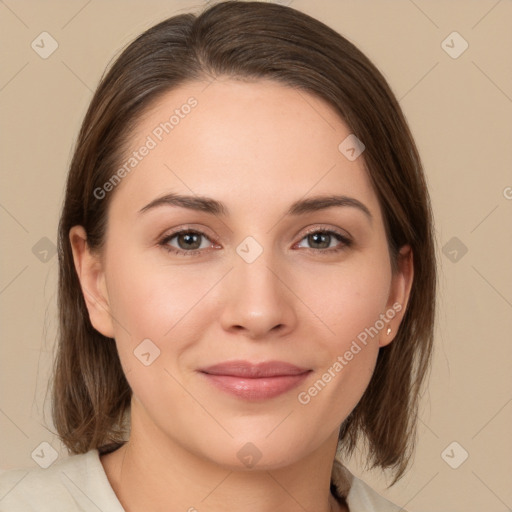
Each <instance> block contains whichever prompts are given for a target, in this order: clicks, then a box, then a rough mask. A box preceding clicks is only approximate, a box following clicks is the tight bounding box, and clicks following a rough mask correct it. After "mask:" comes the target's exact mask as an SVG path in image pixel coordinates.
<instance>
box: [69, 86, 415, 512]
mask: <svg viewBox="0 0 512 512" xmlns="http://www.w3.org/2000/svg"><path fill="white" fill-rule="evenodd" d="M207 85H208V87H206V86H207ZM190 97H194V98H195V99H196V100H197V106H196V107H194V109H191V111H190V113H189V114H187V115H186V116H183V118H180V121H179V124H177V125H176V126H174V128H173V129H172V131H171V132H170V133H169V134H165V135H164V136H163V137H162V140H161V141H159V140H157V144H156V147H154V148H153V149H151V151H150V152H149V153H148V154H147V156H145V157H144V158H143V159H142V160H141V161H140V163H138V164H137V167H136V168H135V169H134V170H133V171H131V172H130V173H129V174H127V175H126V176H125V177H124V178H123V179H122V182H121V183H120V184H119V185H117V187H116V189H115V190H114V191H111V192H108V193H111V194H113V196H112V202H111V204H110V207H109V218H108V229H107V235H106V244H105V247H104V251H103V253H102V254H101V255H97V254H95V253H93V252H91V251H89V250H88V247H87V244H86V234H85V232H84V230H83V228H82V227H81V226H75V227H74V228H73V229H72V230H71V231H70V240H71V243H72V246H73V253H74V258H75V265H76V269H77V272H78V275H79V277H80V281H81V284H82V288H83V290H84V297H85V299H86V302H87V307H88V311H89V314H90V318H91V322H92V323H93V325H94V327H95V328H96V329H97V330H98V331H99V332H101V333H103V334H104V335H105V336H108V337H111V338H114V339H115V343H116V345H117V349H118V352H119V356H120V360H121V363H122V366H123V369H124V372H125V374H126V377H127V379H128V382H129V384H130V386H131V388H132V390H133V398H132V407H131V424H132V427H131V434H130V439H129V441H128V442H127V443H126V444H125V445H124V446H123V447H121V448H120V449H118V450H116V451H115V452H113V453H111V454H109V455H105V456H103V457H101V461H102V464H103V466H104V468H105V471H106V474H107V477H108V479H109V481H110V482H111V484H112V487H113V489H114V491H115V492H116V494H117V496H118V497H119V500H120V502H121V503H122V505H123V507H124V508H125V510H127V512H139V511H144V512H156V511H164V510H165V511H169V510H183V511H187V510H189V511H193V510H197V511H199V512H206V511H207V512H220V511H225V510H226V504H229V509H232V510H235V509H237V510H244V511H248V512H270V511H272V512H275V511H283V512H284V511H286V512H289V511H295V510H297V511H303V510H315V511H318V512H328V511H333V510H338V511H339V510H348V509H346V508H344V507H341V505H340V504H339V503H338V502H337V501H336V500H335V499H334V498H333V496H332V495H331V493H330V489H329V484H330V476H331V469H332V461H333V458H334V455H335V451H336V445H337V436H338V431H339V427H340V425H341V423H342V422H343V420H344V419H345V418H346V417H347V416H348V414H349V413H350V412H351V411H352V409H353V408H354V407H355V406H356V404H357V403H358V401H359V400H360V398H361V396H362V395H363V393H364V391H365V389H366V387H367V386H368V383H369V381H370V378H371V376H372V373H373V370H374V367H375V362H376V359H377V355H378V351H379V348H380V347H383V346H385V345H387V344H388V343H391V342H392V340H393V337H394V335H395V333H396V331H397V329H398V326H399V324H400V322H401V320H402V317H403V314H404V312H405V308H406V305H407V301H408V298H409V293H410V288H411V284H412V279H413V268H412V254H411V252H410V248H409V247H408V246H405V247H404V248H402V251H401V258H400V260H399V272H398V273H396V274H393V273H392V272H391V266H390V260H389V254H388V247H387V240H386V236H385V231H384V223H383V218H382V212H381V210H380V206H379V203H378V200H377V196H376V195H375V192H374V191H373V189H372V187H371V184H370V181H369V177H368V176H367V174H366V170H365V168H364V162H363V157H364V153H363V155H362V156H361V157H359V158H357V159H356V160H354V161H349V160H348V159H347V158H345V156H344V155H343V154H342V153H341V152H340V151H339V150H338V145H339V144H340V142H341V141H342V140H344V139H345V138H346V137H347V136H348V135H349V134H350V130H349V129H348V128H347V126H346V125H345V124H344V123H343V122H342V121H341V119H340V118H339V117H338V116H337V115H336V113H335V112H334V111H333V109H332V108H331V107H330V106H329V105H327V104H326V103H324V102H323V101H321V100H319V99H317V98H316V97H314V96H311V95H309V94H307V93H305V92H300V93H299V92H297V91H294V90H293V89H291V88H288V87H285V86H283V85H281V84H276V83H273V82H269V81H258V82H253V83H249V82H241V81H235V80H232V79H228V78H218V79H216V80H213V82H212V83H211V84H208V83H205V82H194V83H189V84H185V85H183V86H181V87H180V88H178V89H175V90H173V91H170V92H169V93H167V94H166V95H165V96H164V97H162V98H161V99H160V100H159V101H158V103H157V104H155V105H154V106H153V107H152V109H151V110H150V111H149V112H148V113H147V114H146V115H145V116H144V117H143V118H142V119H141V120H139V122H138V123H137V126H136V129H135V130H134V132H133V136H132V140H131V147H133V150H137V149H138V148H140V147H141V146H142V145H143V144H145V141H147V140H148V139H147V137H148V136H150V135H151V134H153V135H152V137H153V138H154V139H155V136H154V130H155V127H157V126H159V123H161V122H162V121H164V120H166V119H169V115H170V114H171V113H172V112H173V111H174V110H175V109H176V108H179V107H180V106H181V105H183V104H185V103H186V102H187V99H188V98H190ZM155 140H156V139H155ZM171 192H172V193H177V194H187V195H191V196H194V197H197V196H208V197H210V198H213V199H215V200H217V201H221V202H222V203H224V205H225V207H226V209H227V210H228V211H227V213H226V214H225V215H222V214H220V213H218V214H212V213H208V212H206V211H196V210H192V209H190V208H185V207H177V206H170V205H168V204H166V205H160V206H158V207H155V208H149V209H147V210H145V211H143V212H141V210H142V209H143V208H144V207H145V206H146V205H148V204H149V203H151V202H152V201H154V200H155V199H156V198H160V197H162V196H164V195H166V194H169V193H171ZM333 194H337V195H344V196H348V197H350V198H354V199H357V201H359V202H360V203H362V204H363V205H365V206H366V208H367V210H368V211H369V213H370V215H371V218H370V216H369V215H367V214H366V213H365V212H364V211H363V210H362V209H361V208H357V207H354V206H342V207H339V206H338V207H330V208H323V209H320V210H317V211H309V212H305V213H302V214H298V215H290V214H287V211H288V209H289V208H290V205H291V204H292V203H294V202H295V201H299V200H304V199H309V198H312V197H314V196H317V195H333ZM182 229H188V230H192V231H193V232H195V233H197V232H199V233H201V234H200V235H199V237H198V238H197V239H196V240H197V245H196V246H194V247H193V248H192V250H193V251H194V254H193V255H190V254H183V253H184V252H187V251H189V252H191V251H190V249H188V248H187V247H188V246H187V245H186V242H188V243H190V236H189V237H188V238H187V237H186V235H182V236H181V237H180V236H179V235H176V236H174V237H173V238H169V237H170V236H171V235H173V233H175V232H176V231H178V230H182ZM309 230H312V231H311V232H310V231H309ZM326 231H329V232H330V231H334V232H335V233H337V234H341V235H342V236H344V237H345V238H348V239H349V240H351V243H349V244H346V243H344V242H343V241H340V239H338V238H337V237H336V236H335V234H333V233H331V234H330V235H325V236H324V238H323V239H322V238H321V236H319V235H318V232H320V235H321V233H324V234H325V232H326ZM311 233H317V235H316V238H315V236H312V235H311ZM189 235H190V233H189ZM308 235H310V236H308ZM246 237H252V239H253V240H254V241H256V244H254V242H253V241H252V240H250V241H249V242H247V241H246ZM244 241H245V243H250V244H253V245H244V244H242V242H244ZM162 242H163V243H162ZM241 244H242V245H241ZM240 246H241V247H242V248H244V249H245V253H249V254H253V255H254V254H255V253H254V251H256V250H257V248H258V246H259V247H260V248H261V249H262V252H261V254H259V255H258V256H257V257H256V258H255V259H254V261H251V262H250V263H249V262H248V261H247V260H246V259H244V258H243V257H242V256H241V255H243V254H244V251H241V252H237V248H238V247H240ZM168 249H170V250H171V251H169V250H168ZM335 249H339V250H335ZM172 250H181V251H182V253H180V254H176V253H174V252H172ZM327 251H328V252H327ZM396 304H398V305H399V306H400V310H399V311H397V308H395V309H393V305H396ZM389 311H393V314H392V315H391V313H389V315H388V317H391V318H390V319H389V320H387V321H386V323H385V327H384V328H382V329H380V330H379V332H378V334H377V335H375V336H372V337H368V340H367V343H366V344H365V345H362V344H361V343H359V345H360V348H361V350H360V351H358V352H357V353H355V354H354V355H353V357H350V359H348V358H344V359H343V361H344V363H343V364H339V365H338V366H336V367H335V366H334V365H335V363H336V361H339V359H338V357H339V356H343V357H344V354H346V353H347V351H350V350H351V347H353V341H354V340H356V339H357V336H358V334H360V333H362V332H364V330H365V329H366V328H369V327H371V326H375V325H377V324H376V321H377V320H379V318H382V317H381V316H380V315H382V314H387V313H388V312H389ZM388 317H386V318H388ZM379 325H380V324H379ZM388 327H390V328H391V333H390V334H387V329H388ZM145 339H149V340H151V342H150V343H151V344H150V345H147V346H146V352H145V353H146V354H147V353H148V350H149V352H150V353H155V352H154V350H155V349H154V347H157V348H158V350H159V351H160V353H159V355H158V357H156V358H155V359H154V360H153V361H152V362H151V364H149V365H145V364H143V363H142V362H141V360H140V358H138V357H136V355H135V354H134V351H135V353H137V347H138V346H139V345H140V343H141V342H142V341H143V340H145ZM147 347H149V348H147ZM152 351H153V352H152ZM148 357H150V356H146V358H148ZM151 358H153V356H151ZM233 360H245V361H250V362H252V363H260V362H263V361H276V360H278V361H284V362H287V363H290V364H293V365H296V366H298V367H301V368H305V369H307V370H308V373H307V374H306V376H305V379H304V380H303V381H302V382H301V383H300V384H299V385H297V386H296V387H294V388H293V389H290V390H288V391H286V392H283V393H281V394H279V395H278V396H273V397H270V398H266V399H258V400H251V399H247V398H242V397H240V396H236V395H234V394H232V393H228V392H225V391H223V390H220V389H219V388H218V387H216V386H214V385H212V383H211V380H210V379H209V378H208V377H205V375H204V373H202V372H201V371H200V369H202V368H204V367H206V366H209V365H213V364H217V363H220V362H224V361H233ZM340 366H341V369H338V368H340ZM326 374H327V375H328V376H327V377H326V376H325V375H326ZM329 375H330V377H329ZM319 380H322V382H323V383H324V384H325V386H323V387H321V388H320V391H318V389H317V392H316V393H315V391H314V390H313V391H311V392H310V391H308V390H310V389H311V388H312V387H313V388H314V384H315V383H317V382H318V381H319ZM315 389H316V388H315ZM301 392H302V393H303V394H302V395H301V396H302V397H303V400H302V401H300V400H299V399H298V396H299V393H301ZM308 397H309V398H308ZM306 402H307V403H306ZM248 443H250V445H248ZM247 446H250V447H256V450H257V451H254V452H253V453H252V455H253V456H254V460H256V459H257V460H256V463H255V464H254V466H253V467H248V466H247V464H245V463H244V462H243V460H242V458H241V457H240V450H241V449H243V448H244V447H245V449H246V450H247V449H249V450H254V448H247Z"/></svg>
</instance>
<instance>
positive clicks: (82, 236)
mask: <svg viewBox="0 0 512 512" xmlns="http://www.w3.org/2000/svg"><path fill="white" fill-rule="evenodd" d="M69 241H70V243H71V249H72V251H73V260H74V263H75V269H76V273H77V275H78V279H79V281H80V286H81V288H82V294H83V297H84V300H85V304H86V306H87V311H88V312H89V318H90V320H91V324H92V325H93V327H94V328H95V329H96V330H97V331H99V332H100V333H101V334H103V336H107V337H108V338H113V337H114V329H113V322H112V316H111V313H110V305H109V298H108V292H107V288H106V284H105V275H104V270H103V267H102V263H101V260H100V258H99V255H98V254H95V253H93V252H91V251H90V249H89V246H88V245H87V233H86V232H85V229H84V228H83V227H82V226H73V227H72V228H71V229H70V230H69Z"/></svg>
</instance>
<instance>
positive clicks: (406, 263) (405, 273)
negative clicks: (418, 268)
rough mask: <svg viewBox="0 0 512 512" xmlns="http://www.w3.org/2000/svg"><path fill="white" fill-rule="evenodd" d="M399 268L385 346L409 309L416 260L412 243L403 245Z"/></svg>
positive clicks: (393, 283)
mask: <svg viewBox="0 0 512 512" xmlns="http://www.w3.org/2000/svg"><path fill="white" fill-rule="evenodd" d="M397 266H398V269H397V271H396V273H395V274H393V276H392V281H391V287H390V294H389V299H388V303H387V309H386V316H387V317H388V318H389V316H392V319H390V320H389V323H388V325H387V326H386V328H385V329H384V330H383V332H382V333H381V336H380V340H379V346H380V347H385V346H386V345H388V344H389V343H391V342H392V341H393V339H394V338H395V336H396V333H397V331H398V328H399V327H400V324H401V322H402V319H403V317H404V315H405V311H406V309H407V304H408V302H409V296H410V293H411V289H412V283H413V280H414V260H413V252H412V249H411V246H410V245H408V244H407V245H404V246H403V247H401V249H400V252H399V254H398V261H397Z"/></svg>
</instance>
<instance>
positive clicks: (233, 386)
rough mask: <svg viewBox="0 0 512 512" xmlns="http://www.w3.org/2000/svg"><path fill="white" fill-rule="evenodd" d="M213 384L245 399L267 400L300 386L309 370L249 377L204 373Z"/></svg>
mask: <svg viewBox="0 0 512 512" xmlns="http://www.w3.org/2000/svg"><path fill="white" fill-rule="evenodd" d="M203 375H204V376H205V377H206V378H207V379H208V381H209V382H211V384H213V385H214V386H216V387H217V388H218V389H220V390H222V391H225V392H227V393H230V394H232V395H235V396H237V397H239V398H243V399H245V400H265V399H268V398H274V397H276V396H279V395H282V394H283V393H286V392H287V391H290V390H291V389H293V388H295V387H296V386H298V385H299V384H300V383H301V382H302V381H303V380H304V379H305V378H306V377H307V376H308V375H309V372H306V373H301V374H299V375H279V376H276V377H261V378H257V379H249V378H246V377H233V376H231V375H211V374H209V373H203Z"/></svg>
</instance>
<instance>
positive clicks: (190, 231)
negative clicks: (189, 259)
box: [158, 228, 352, 256]
mask: <svg viewBox="0 0 512 512" xmlns="http://www.w3.org/2000/svg"><path fill="white" fill-rule="evenodd" d="M185 233H186V234H194V235H200V236H203V237H205V238H206V239H208V240H209V238H208V236H207V235H206V234H205V233H202V232H201V231H196V230H194V229H182V230H180V231H175V232H174V233H171V234H170V235H167V236H165V237H164V238H163V239H162V240H160V242H158V245H160V246H161V247H162V248H163V249H165V250H166V251H167V252H169V253H173V254H177V255H182V256H195V255H198V254H200V253H201V252H203V251H204V249H194V250H192V251H184V250H182V249H177V248H176V247H172V246H169V245H168V244H169V242H170V241H171V240H172V239H173V238H175V237H176V236H179V235H182V234H185ZM317 233H318V234H320V233H321V234H324V235H333V236H334V238H336V239H337V240H338V241H339V242H342V243H341V245H338V246H336V247H331V248H328V249H313V248H306V250H309V251H314V252H317V253H318V252H321V253H328V254H332V253H337V252H340V251H343V250H345V249H346V248H348V247H350V246H351V245H352V240H350V239H349V238H348V237H346V236H345V235H343V234H341V233H340V232H338V231H335V230H332V229H318V228H316V229H311V230H309V231H308V232H306V233H305V234H304V236H303V237H302V238H301V239H300V240H299V242H302V240H304V239H305V238H306V237H307V236H309V235H313V234H317ZM213 243H216V242H215V241H213Z"/></svg>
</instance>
